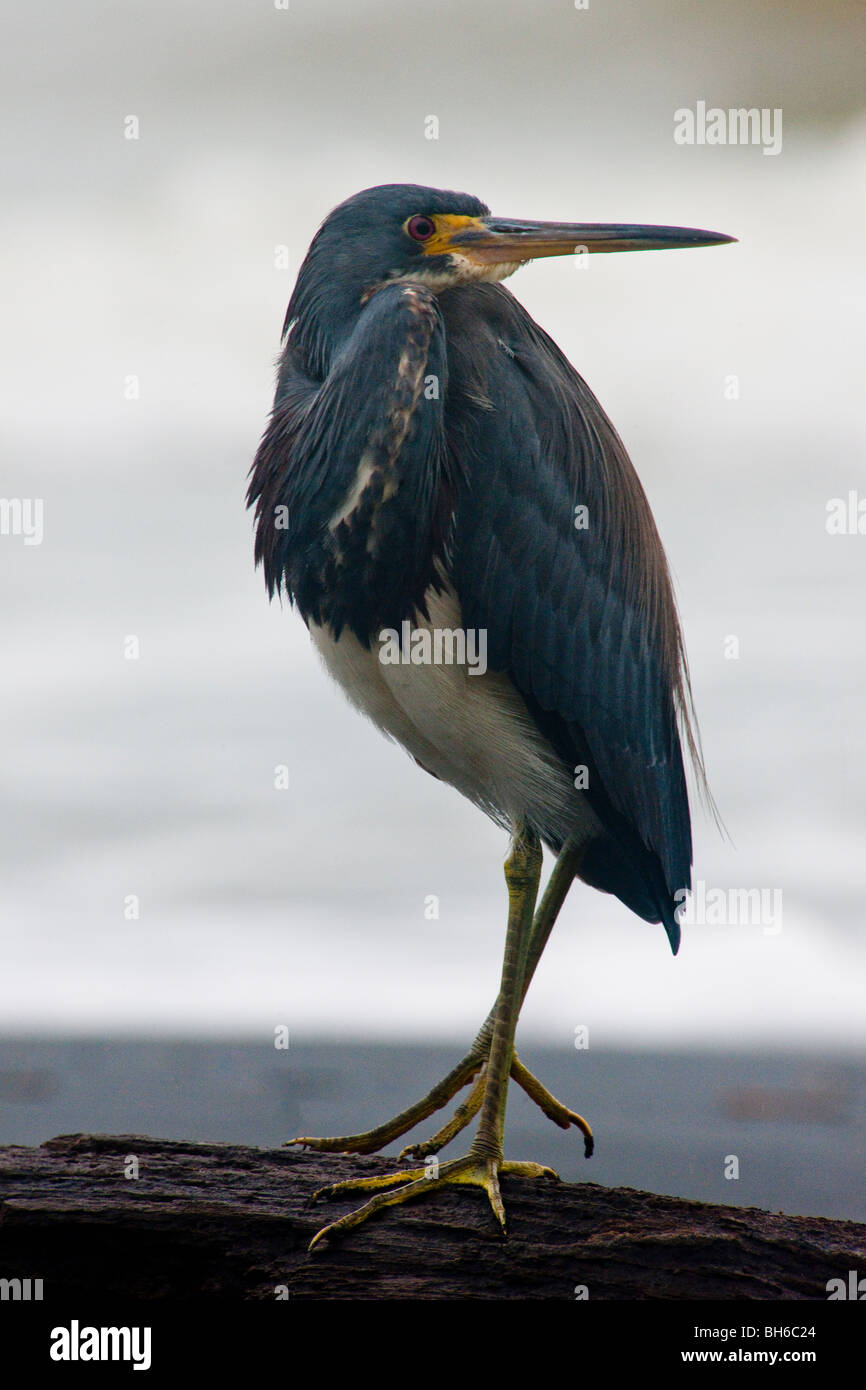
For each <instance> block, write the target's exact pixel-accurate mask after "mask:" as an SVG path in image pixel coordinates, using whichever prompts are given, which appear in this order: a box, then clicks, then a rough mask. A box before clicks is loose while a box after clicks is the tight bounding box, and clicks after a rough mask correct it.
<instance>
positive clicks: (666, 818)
mask: <svg viewBox="0 0 866 1390" xmlns="http://www.w3.org/2000/svg"><path fill="white" fill-rule="evenodd" d="M732 240H733V238H732V237H728V236H722V235H719V234H718V233H715V232H703V231H695V230H691V229H684V228H681V227H654V226H626V225H604V224H584V223H576V224H575V223H554V222H524V221H515V220H512V219H510V218H500V217H491V215H490V212H489V209H488V208H487V207H486V206H485V205H484V203H482V202H480V201H479V200H478V199H477V198H473V197H470V196H468V195H467V194H465V193H449V192H445V191H443V190H440V189H434V188H423V187H417V186H414V185H406V184H390V185H384V186H382V187H378V188H368V189H366V190H364V191H363V192H362V193H358V194H356V195H355V196H354V197H352V198H349V199H348V200H347V201H346V202H344V203H342V204H340V206H339V207H337V208H335V209H334V211H333V212H332V213H331V214H330V215H329V216H328V217H327V218H326V219H325V221H324V223H323V224H322V226H321V227H320V229H319V231H318V232H317V234H316V236H315V238H314V239H313V242H312V244H311V246H310V248H309V251H308V253H307V256H306V258H305V260H304V263H303V265H302V266H301V270H300V273H299V275H298V279H297V283H296V285H295V288H294V292H293V294H292V297H291V301H290V303H289V307H288V312H287V314H286V320H285V324H284V328H283V335H284V347H283V352H282V356H281V359H280V365H279V374H278V380H277V388H276V396H275V400H274V406H273V411H272V414H271V418H270V422H269V424H268V427H267V429H266V431H265V434H264V437H263V439H262V442H261V445H260V447H259V451H258V454H257V455H256V459H255V462H254V464H253V468H252V481H251V484H250V490H249V500H250V502H251V503H253V502H254V503H255V504H256V560H257V562H260V563H261V564H262V565H263V567H264V573H265V579H266V582H267V586H268V590H269V593H270V594H271V596H273V595H274V593H276V592H280V591H282V590H285V592H286V593H287V595H288V597H289V599H290V600H291V601H292V602H293V603H295V604H296V605H297V607H298V609H299V611H300V613H301V616H302V618H303V619H304V622H305V623H306V624H307V627H308V628H309V631H310V635H311V637H312V640H313V642H314V644H315V646H316V648H317V649H318V651H319V654H320V656H321V657H322V659H323V661H324V664H325V666H326V667H327V669H328V671H329V672H330V674H331V675H332V676H333V677H334V678H335V679H336V680H337V682H338V683H339V684H340V685H341V686H342V687H343V689H344V691H345V692H346V694H347V695H348V697H349V699H350V700H351V701H352V702H353V703H354V704H355V705H356V706H357V707H358V708H359V709H360V710H361V711H362V712H363V713H364V714H366V715H367V716H368V717H369V718H370V719H372V721H373V722H374V723H375V724H376V725H378V727H379V728H380V729H381V730H383V732H384V733H385V734H386V735H388V736H389V737H391V738H392V739H395V740H397V741H398V742H399V743H401V744H402V745H403V746H404V748H406V749H407V750H408V752H409V753H410V754H411V755H412V756H413V757H414V758H415V760H416V761H417V762H418V763H419V764H420V765H421V767H422V768H424V769H426V771H427V772H429V773H432V774H433V776H435V777H438V778H441V779H442V780H443V781H445V782H448V783H451V785H452V786H454V787H456V788H457V790H458V791H460V792H462V793H463V795H464V796H466V797H468V798H469V799H470V800H471V801H473V802H474V803H475V804H476V805H477V806H478V807H480V808H481V809H482V810H483V811H485V812H486V813H487V814H488V815H489V816H491V817H493V819H494V820H496V821H497V822H499V823H500V824H501V825H503V826H504V827H506V828H507V829H508V830H509V831H510V833H511V848H510V853H509V856H508V858H507V861H506V864H505V877H506V883H507V888H508V923H507V930H506V944H505V957H504V962H503V968H502V978H501V985H500V990H499V995H498V998H497V1000H496V1002H495V1004H494V1006H493V1008H492V1010H491V1012H490V1014H489V1015H488V1017H487V1019H486V1020H485V1022H484V1024H483V1025H482V1027H481V1029H480V1031H479V1033H478V1035H477V1037H476V1039H475V1041H474V1043H473V1044H472V1047H471V1048H470V1050H469V1052H468V1053H467V1054H466V1056H465V1057H464V1058H463V1059H462V1061H461V1062H459V1063H458V1065H457V1066H456V1067H455V1068H454V1069H453V1070H452V1071H451V1072H450V1073H449V1075H448V1076H446V1077H445V1078H444V1079H443V1080H442V1081H441V1082H440V1083H439V1085H438V1086H435V1087H434V1088H433V1090H432V1091H431V1092H430V1093H429V1094H428V1095H427V1096H425V1097H424V1098H423V1099H422V1100H420V1101H418V1102H417V1104H415V1105H413V1106H410V1107H409V1109H407V1110H405V1111H404V1112H402V1113H401V1114H400V1115H397V1116H395V1118H394V1119H393V1120H391V1121H389V1122H388V1123H386V1124H383V1125H380V1126H378V1127H377V1128H376V1129H373V1130H370V1131H368V1132H366V1133H363V1134H352V1135H342V1136H339V1137H335V1138H328V1139H315V1138H310V1137H307V1136H304V1137H302V1138H299V1139H295V1140H291V1141H290V1142H291V1143H296V1144H304V1145H307V1146H309V1147H311V1148H313V1149H316V1150H319V1151H325V1152H344V1153H372V1152H375V1151H376V1150H377V1149H380V1148H382V1147H383V1146H384V1145H386V1144H388V1143H390V1142H392V1141H393V1140H394V1139H396V1138H397V1137H399V1136H400V1135H402V1134H405V1133H406V1132H407V1131H408V1130H409V1129H411V1128H412V1127H413V1126H414V1125H416V1124H417V1123H419V1122H420V1121H421V1120H424V1119H426V1118H427V1117H428V1116H430V1115H432V1114H433V1113H434V1112H435V1111H436V1110H438V1109H440V1108H441V1107H442V1106H444V1105H446V1104H447V1102H448V1101H449V1100H450V1099H452V1097H454V1096H455V1095H456V1094H457V1093H458V1091H459V1090H460V1089H461V1088H462V1087H463V1086H465V1085H468V1084H469V1083H473V1084H472V1089H471V1091H470V1092H469V1095H468V1097H467V1098H466V1099H465V1100H464V1102H463V1104H462V1105H460V1106H459V1107H458V1109H457V1111H456V1113H455V1115H454V1116H453V1118H452V1119H451V1120H450V1121H448V1123H446V1124H445V1125H444V1126H443V1127H442V1128H441V1129H440V1130H439V1131H438V1133H437V1134H435V1135H434V1136H433V1137H432V1138H431V1139H430V1140H428V1141H427V1142H426V1143H422V1144H415V1145H413V1146H411V1147H410V1148H409V1149H405V1150H404V1151H403V1152H404V1154H406V1155H413V1156H414V1157H416V1158H425V1157H427V1156H428V1155H431V1154H435V1153H437V1152H438V1151H439V1149H440V1148H442V1147H443V1146H444V1145H445V1144H446V1143H448V1142H449V1141H450V1140H451V1139H453V1138H454V1136H455V1135H456V1134H458V1133H459V1132H460V1130H462V1129H463V1128H464V1126H465V1125H467V1124H468V1123H469V1122H470V1120H471V1119H472V1118H473V1116H474V1115H475V1114H477V1113H478V1111H479V1110H480V1112H481V1114H480V1120H479V1125H478V1130H477V1133H476V1135H475V1139H474V1141H473V1143H472V1145H471V1147H470V1149H469V1152H468V1154H467V1155H466V1156H465V1157H463V1158H458V1159H454V1160H451V1161H450V1162H446V1163H442V1164H441V1165H438V1166H437V1165H436V1164H435V1163H434V1164H433V1166H432V1167H431V1166H430V1165H429V1164H428V1165H427V1166H425V1168H424V1169H423V1170H418V1169H415V1170H408V1171H404V1172H400V1173H396V1174H389V1175H387V1176H385V1177H381V1178H371V1179H359V1180H356V1181H352V1182H345V1183H339V1184H337V1185H336V1186H334V1187H332V1188H328V1189H325V1191H326V1192H327V1193H328V1194H329V1195H343V1194H348V1193H351V1192H371V1191H372V1192H374V1193H375V1194H376V1195H374V1196H373V1197H371V1198H370V1199H369V1200H367V1201H366V1203H365V1204H364V1205H363V1206H361V1207H360V1208H358V1210H357V1211H354V1212H352V1213H350V1214H349V1215H348V1216H344V1217H343V1218H342V1219H341V1220H338V1221H335V1222H333V1223H332V1224H331V1225H329V1226H326V1227H325V1228H324V1229H323V1230H322V1231H320V1232H319V1234H318V1235H317V1236H316V1238H315V1240H314V1242H313V1244H315V1243H316V1242H317V1241H319V1240H321V1239H322V1238H324V1237H327V1236H333V1235H337V1234H342V1233H344V1232H345V1231H347V1230H349V1229H351V1228H352V1227H354V1226H357V1225H358V1224H360V1222H362V1221H363V1220H365V1219H366V1218H367V1217H368V1216H369V1215H370V1214H371V1213H372V1212H374V1211H376V1210H378V1209H379V1208H381V1207H383V1206H391V1205H396V1204H398V1203H401V1202H403V1201H405V1200H407V1199H408V1198H412V1197H414V1196H416V1195H420V1194H422V1193H430V1192H433V1191H435V1190H436V1189H437V1188H439V1187H441V1186H443V1185H444V1184H448V1183H464V1184H470V1185H477V1186H480V1187H482V1188H484V1189H485V1190H486V1192H487V1194H488V1196H489V1199H490V1202H491V1205H492V1207H493V1210H494V1212H495V1214H496V1216H497V1217H498V1219H499V1222H500V1224H501V1225H502V1227H503V1229H504V1226H505V1213H504V1209H503V1205H502V1198H501V1194H500V1184H499V1179H500V1177H501V1176H502V1175H507V1174H517V1175H522V1176H532V1177H540V1176H544V1177H555V1176H556V1175H555V1174H554V1173H553V1172H552V1170H551V1169H549V1168H545V1167H543V1166H542V1165H540V1164H537V1163H512V1162H508V1161H506V1160H505V1159H504V1157H503V1147H502V1146H503V1135H504V1124H505V1104H506V1096H507V1090H508V1084H509V1078H513V1079H514V1080H515V1081H516V1082H517V1083H518V1085H520V1086H521V1087H522V1088H523V1089H524V1090H525V1091H526V1092H527V1093H528V1094H529V1095H530V1096H531V1097H532V1099H533V1100H535V1101H536V1102H537V1104H538V1105H539V1106H540V1107H541V1109H542V1111H543V1112H544V1113H545V1114H546V1115H548V1116H549V1118H550V1119H552V1120H553V1121H554V1122H555V1123H557V1124H558V1125H560V1126H561V1127H562V1128H568V1127H569V1126H570V1125H575V1126H577V1127H578V1128H579V1129H580V1130H581V1131H582V1132H583V1135H584V1142H585V1151H586V1154H587V1156H589V1154H590V1153H591V1152H592V1133H591V1130H590V1128H589V1126H588V1125H587V1123H586V1122H585V1121H584V1120H583V1119H582V1118H581V1117H580V1116H579V1115H577V1114H576V1113H575V1112H573V1111H571V1110H570V1109H569V1108H568V1107H567V1106H565V1105H563V1104H562V1103H561V1102H560V1101H558V1100H556V1099H555V1097H553V1096H552V1095H551V1094H550V1093H549V1092H548V1091H547V1090H546V1089H545V1087H544V1086H543V1085H542V1084H541V1082H540V1081H539V1080H538V1079H537V1078H536V1077H535V1076H533V1075H532V1073H531V1072H529V1071H528V1070H527V1069H526V1068H525V1067H524V1066H523V1064H522V1063H521V1062H520V1060H519V1058H518V1057H517V1055H516V1052H515V1050H514V1035H515V1028H516V1025H517V1019H518V1015H519V1012H520V1008H521V1005H522V1002H523V998H524V996H525V994H526V990H527V988H528V986H529V983H530V980H531V979H532V975H533V972H534V970H535V968H536V966H537V964H538V961H539V958H540V956H541V953H542V951H543V950H544V947H545V944H546V942H547V939H548V937H549V934H550V931H551V928H552V927H553V924H554V922H555V920H556V916H557V913H558V911H559V909H560V907H561V905H562V903H563V901H564V899H565V896H566V893H567V892H568V889H569V887H570V885H571V883H572V882H573V880H574V878H575V876H576V877H578V878H580V879H582V880H583V881H584V882H585V883H588V884H591V885H592V886H593V887H595V888H599V889H601V890H602V891H604V892H606V893H612V894H614V895H615V896H616V897H618V898H619V899H620V901H621V902H623V903H625V904H626V906H627V907H629V908H631V910H632V911H633V912H635V913H637V915H638V916H639V917H642V918H644V920H646V921H648V922H661V923H662V924H663V925H664V929H665V931H666V933H667V936H668V940H669V942H670V945H671V948H672V950H673V951H674V953H676V951H677V948H678V946H679V940H680V929H679V924H678V921H677V911H678V906H679V904H680V903H681V901H682V892H683V890H686V889H688V888H689V886H690V882H691V863H692V842H691V825H690V815H689V798H688V792H687V788H686V779H685V772H684V759H683V752H682V744H681V736H682V739H683V741H684V742H685V743H686V745H687V747H688V749H689V753H690V755H691V757H692V760H693V762H694V764H695V766H696V768H697V772H698V776H699V778H700V779H702V778H703V767H702V763H701V758H700V753H699V750H698V747H697V744H696V737H695V733H694V731H693V730H694V725H693V717H692V709H691V694H690V689H689V678H688V668H687V665H686V658H685V652H684V647H683V640H682V635H681V631H680V624H679V620H678V616H677V610H676V605H675V602H674V597H673V593H672V588H671V581H670V576H669V573H668V568H667V563H666V560H665V556H664V552H663V550H662V545H661V541H660V540H659V536H658V532H657V530H656V527H655V524H654V521H653V517H652V513H651V511H650V508H649V503H648V502H647V499H646V495H645V493H644V491H643V488H642V487H641V484H640V481H639V480H638V477H637V474H636V473H635V471H634V468H633V467H632V464H631V462H630V460H629V458H628V455H627V454H626V451H625V448H624V447H623V444H622V442H621V440H620V438H619V436H618V435H617V433H616V431H615V429H614V428H613V425H612V424H611V423H610V421H609V420H608V418H607V416H606V415H605V413H604V411H603V410H602V408H601V406H600V405H599V404H598V402H597V401H596V399H595V397H594V396H593V394H592V392H591V391H590V390H589V388H588V386H587V385H586V383H585V382H584V381H583V380H582V378H581V377H580V376H578V374H577V372H576V371H575V370H574V368H573V367H572V366H571V365H570V363H569V362H568V361H567V360H566V358H565V357H564V356H563V354H562V352H560V350H559V348H558V347H557V346H556V344H555V343H554V342H553V341H552V340H551V339H550V338H549V337H548V336H547V334H546V333H545V332H544V330H543V329H542V328H540V327H539V326H538V324H536V323H534V322H533V320H532V319H531V318H530V316H529V314H528V313H527V312H526V310H525V309H524V308H523V307H522V306H521V305H520V303H519V302H518V301H517V300H516V299H515V298H514V296H513V295H512V294H510V293H509V291H508V290H507V289H505V288H504V287H503V286H502V285H501V284H500V283H499V282H500V281H501V280H503V279H504V278H505V277H506V276H508V275H511V274H512V272H513V271H515V270H517V269H518V268H519V267H520V266H522V265H524V264H525V263H526V262H527V261H530V260H532V259H533V258H535V257H539V256H559V255H564V254H569V253H573V252H575V251H576V250H577V251H580V252H583V251H585V252H588V253H593V252H602V251H604V252H608V251H638V250H655V249H659V250H663V249H665V248H672V247H687V246H711V245H716V244H718V243H720V242H727V241H732ZM419 632H420V633H426V634H427V638H428V647H427V650H428V657H429V656H430V654H433V658H434V659H428V660H424V659H423V653H422V660H420V661H418V660H417V659H416V655H415V653H414V652H413V653H412V654H411V657H409V658H408V659H406V658H407V652H406V646H407V643H412V642H414V640H415V637H416V635H417V634H418V633H419ZM394 633H401V634H402V648H401V651H402V655H401V657H400V659H399V660H397V661H393V660H386V659H385V650H384V644H385V641H386V636H387V635H389V634H394ZM470 633H471V634H474V635H475V640H478V635H479V634H483V635H484V641H485V642H486V670H483V671H482V670H481V669H480V664H477V665H476V666H475V668H473V666H472V665H471V664H470V661H469V657H468V652H469V648H468V646H467V644H466V642H465V640H464V642H463V643H462V644H460V643H457V644H456V645H455V641H456V638H457V637H459V636H460V635H463V636H464V638H465V635H466V634H470ZM442 634H447V635H448V636H447V642H446V641H445V640H442V641H440V642H439V644H438V646H437V644H436V642H435V641H434V640H433V639H434V638H436V637H437V636H441V635H442ZM387 640H388V641H389V642H393V636H387ZM421 648H422V649H423V642H422V643H421ZM446 648H447V650H446ZM437 653H438V655H439V660H438V661H437V660H436V659H435V656H436V654H437ZM451 658H454V659H451ZM542 842H543V843H544V844H546V845H547V846H548V847H549V848H550V849H551V850H552V851H553V852H554V854H555V855H556V856H557V857H556V862H555V865H554V868H553V871H552V874H551V877H550V880H549V882H548V884H547V887H546V889H545V892H544V894H543V895H542V897H541V901H540V903H537V895H538V889H539V878H540V871H541V857H542V851H541V845H542ZM311 1248H312V1247H311Z"/></svg>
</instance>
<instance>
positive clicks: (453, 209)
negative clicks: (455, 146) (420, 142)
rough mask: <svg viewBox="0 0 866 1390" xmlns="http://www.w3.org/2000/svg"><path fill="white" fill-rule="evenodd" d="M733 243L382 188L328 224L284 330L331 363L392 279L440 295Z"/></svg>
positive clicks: (436, 191)
mask: <svg viewBox="0 0 866 1390" xmlns="http://www.w3.org/2000/svg"><path fill="white" fill-rule="evenodd" d="M733 240H734V238H733V237H729V236H723V235H721V234H720V233H718V232H704V231H698V230H696V229H693V228H686V227H655V226H644V225H635V224H631V223H598V222H526V221H520V220H517V219H515V218H506V217H492V216H491V215H490V209H489V208H488V207H487V206H486V205H485V204H484V203H482V202H481V201H480V199H478V198H474V197H472V195H471V194H469V193H451V192H447V191H446V190H444V189H441V188H425V187H422V186H420V185H417V184H403V183H395V184H381V185H379V186H378V187H376V188H366V189H364V190H363V192H361V193H356V194H354V196H353V197H351V198H347V199H346V201H345V202H344V203H340V205H339V206H338V207H336V208H334V210H333V212H331V213H329V215H328V216H327V217H326V218H325V221H324V222H323V223H322V226H321V227H320V228H319V230H318V232H317V233H316V236H315V237H314V239H313V241H312V244H311V246H310V249H309V251H308V252H307V255H306V257H305V259H304V263H303V265H302V266H301V269H300V273H299V275H298V280H297V284H296V285H295V290H294V293H293V295H292V298H291V301H290V303H289V308H288V312H287V314H286V322H285V325H284V331H287V330H288V329H289V327H290V325H291V324H292V323H293V322H298V323H299V324H301V325H303V324H304V323H305V322H306V324H307V325H308V326H309V327H310V328H311V329H313V331H314V334H315V338H316V339H317V340H318V342H319V343H320V344H321V347H322V348H323V349H324V352H325V355H326V357H329V356H330V350H332V349H333V347H334V346H335V345H336V342H337V341H338V340H339V338H340V337H342V336H343V334H344V333H345V332H346V331H347V329H349V328H350V327H351V325H352V323H353V322H354V321H355V319H356V317H357V315H358V313H359V312H360V310H361V308H362V306H363V304H364V303H365V302H366V300H367V299H369V297H370V295H372V294H374V293H375V292H376V290H377V289H379V288H381V286H382V285H385V284H388V283H390V282H391V281H394V280H406V281H414V282H418V283H421V284H424V285H426V286H427V287H428V288H429V289H431V290H433V291H434V293H436V292H438V291H440V290H445V289H453V288H455V287H456V286H460V285H465V284H470V283H472V282H473V281H479V280H488V281H496V280H504V279H505V277H506V276H508V275H511V274H513V272H514V271H515V270H517V269H519V267H520V266H522V265H524V264H525V263H526V262H527V261H531V260H534V259H536V258H537V257H540V256H564V255H571V254H573V253H575V252H577V253H583V252H610V251H647V250H662V249H666V248H673V247H685V246H712V245H714V244H716V243H719V242H725V241H733ZM328 340H330V342H328ZM317 355H318V354H317Z"/></svg>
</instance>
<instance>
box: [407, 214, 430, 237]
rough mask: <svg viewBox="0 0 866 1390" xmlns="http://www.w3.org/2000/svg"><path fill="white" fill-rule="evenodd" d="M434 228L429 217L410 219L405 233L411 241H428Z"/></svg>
mask: <svg viewBox="0 0 866 1390" xmlns="http://www.w3.org/2000/svg"><path fill="white" fill-rule="evenodd" d="M435 230H436V227H435V225H434V223H433V221H432V220H431V218H429V217H420V216H419V217H410V218H409V221H408V222H407V223H406V231H407V232H408V233H409V235H410V237H412V239H413V241H429V240H430V238H431V236H432V235H433V233H434V232H435Z"/></svg>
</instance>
